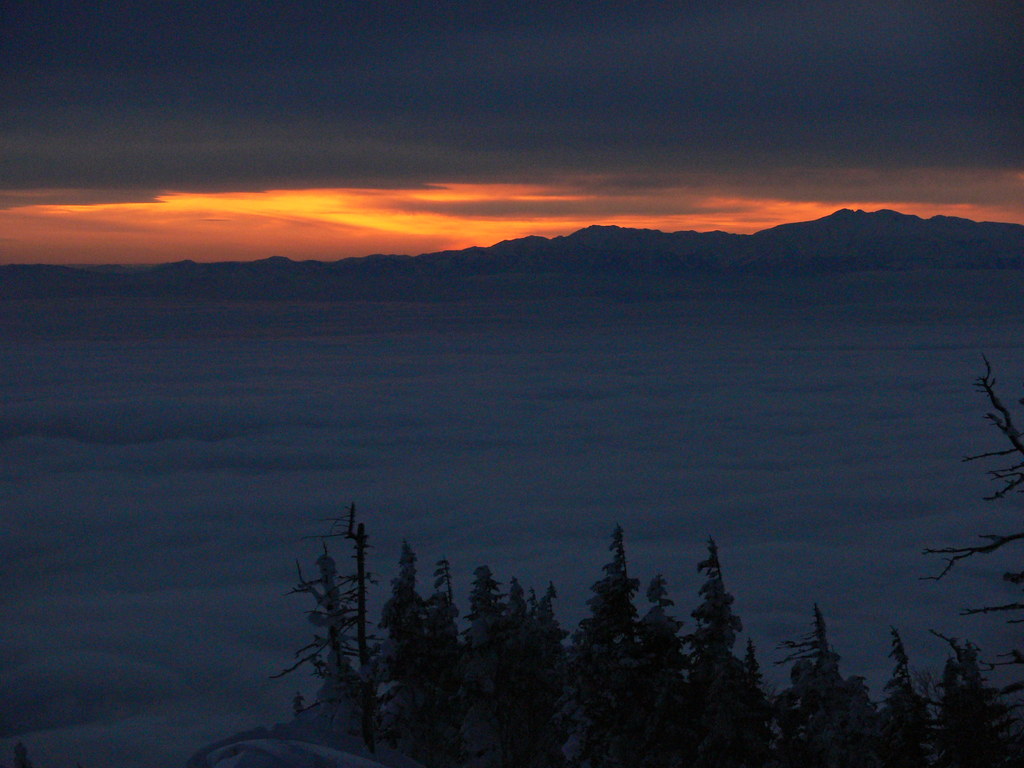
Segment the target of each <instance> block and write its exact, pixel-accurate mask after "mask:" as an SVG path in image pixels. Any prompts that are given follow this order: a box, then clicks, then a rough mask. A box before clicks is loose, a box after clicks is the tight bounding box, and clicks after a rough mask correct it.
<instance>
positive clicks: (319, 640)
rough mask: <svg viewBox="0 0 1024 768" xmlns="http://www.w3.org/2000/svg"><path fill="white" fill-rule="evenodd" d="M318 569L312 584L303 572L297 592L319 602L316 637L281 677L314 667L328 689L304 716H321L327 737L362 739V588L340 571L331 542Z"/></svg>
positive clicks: (313, 616)
mask: <svg viewBox="0 0 1024 768" xmlns="http://www.w3.org/2000/svg"><path fill="white" fill-rule="evenodd" d="M316 568H317V576H316V577H315V578H312V579H306V578H305V577H304V576H303V574H302V569H301V567H300V568H299V583H298V584H297V585H296V586H295V587H293V589H292V592H295V593H303V594H309V595H311V596H312V597H313V600H314V602H315V607H314V608H313V609H311V610H310V611H309V612H308V616H309V621H310V623H311V624H313V626H314V627H316V634H315V636H314V638H313V641H312V642H310V643H309V644H308V645H306V646H304V647H302V648H300V649H299V650H298V651H297V652H296V654H295V655H296V661H295V663H294V664H293V665H292V666H290V667H288V668H287V669H285V670H284V671H283V672H281V673H280V675H284V674H287V673H289V672H292V671H293V670H296V669H299V668H300V667H303V666H307V665H308V666H310V667H311V668H312V669H313V673H314V674H315V675H316V676H317V677H319V678H320V679H321V680H322V684H321V686H320V689H319V691H318V692H317V697H316V701H314V702H313V703H311V704H309V705H308V706H306V707H305V710H306V711H305V712H302V713H300V714H302V715H306V714H307V713H310V715H311V716H313V717H315V720H316V725H315V728H316V729H317V730H319V731H321V732H323V733H325V734H328V733H332V732H334V733H339V734H356V733H359V732H360V730H361V726H362V695H361V679H360V676H359V674H358V672H357V671H356V670H355V669H353V667H352V664H351V663H350V659H352V658H357V653H358V652H357V649H356V638H355V633H356V623H357V620H358V613H357V608H356V604H355V600H356V588H355V586H354V585H353V578H352V576H343V575H342V574H340V573H339V572H338V567H337V564H336V562H335V560H334V558H333V557H331V555H330V553H329V552H328V550H327V545H326V543H324V545H323V554H321V555H320V557H318V558H317V561H316ZM280 675H278V676H280ZM297 709H298V707H297ZM305 719H307V720H309V719H310V717H306V718H305Z"/></svg>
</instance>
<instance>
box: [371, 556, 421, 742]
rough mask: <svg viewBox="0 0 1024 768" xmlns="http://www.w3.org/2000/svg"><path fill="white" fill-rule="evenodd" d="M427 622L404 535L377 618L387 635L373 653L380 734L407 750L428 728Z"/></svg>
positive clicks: (413, 559) (412, 557) (412, 558)
mask: <svg viewBox="0 0 1024 768" xmlns="http://www.w3.org/2000/svg"><path fill="white" fill-rule="evenodd" d="M425 624H426V604H425V601H424V600H423V598H422V597H421V596H420V594H419V592H417V591H416V555H415V553H414V552H413V551H412V548H411V547H410V546H409V544H408V542H404V541H403V542H402V554H401V557H400V558H399V570H398V576H396V577H395V578H394V579H393V580H392V582H391V597H390V598H389V599H388V601H387V602H386V603H384V608H383V610H382V611H381V619H380V624H379V626H380V629H381V630H382V631H384V632H385V633H386V636H385V638H384V642H383V643H382V645H381V647H380V649H379V651H378V658H377V674H378V679H379V680H380V689H379V705H378V717H379V727H380V734H381V738H382V739H383V740H384V741H385V742H387V743H388V744H390V745H391V746H393V747H395V748H396V749H398V750H400V751H402V752H405V753H406V754H409V755H411V756H417V753H418V752H419V751H420V745H421V742H422V741H423V738H424V736H425V735H427V734H428V733H429V731H430V723H429V717H428V715H429V712H428V711H427V710H426V709H425V708H426V706H427V704H428V702H427V698H428V692H427V690H426V688H427V685H426V681H425V680H424V679H423V676H422V669H423V667H422V664H423V661H424V658H423V657H424V654H425V651H426V648H425V645H426V643H425V629H426V627H425Z"/></svg>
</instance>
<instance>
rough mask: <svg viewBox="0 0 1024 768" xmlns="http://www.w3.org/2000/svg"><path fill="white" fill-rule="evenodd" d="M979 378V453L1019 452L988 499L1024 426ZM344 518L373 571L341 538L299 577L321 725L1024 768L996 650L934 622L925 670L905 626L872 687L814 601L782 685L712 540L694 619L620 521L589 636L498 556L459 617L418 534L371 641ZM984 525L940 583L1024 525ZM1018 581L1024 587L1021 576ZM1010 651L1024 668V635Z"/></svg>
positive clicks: (502, 749)
mask: <svg viewBox="0 0 1024 768" xmlns="http://www.w3.org/2000/svg"><path fill="white" fill-rule="evenodd" d="M975 383H976V386H977V389H978V390H979V391H980V392H983V393H984V394H985V395H986V397H987V399H988V401H989V404H990V406H991V408H992V410H991V411H990V412H989V413H988V414H987V415H986V418H987V419H988V420H989V422H990V423H992V424H993V425H994V426H995V427H996V429H997V430H998V431H999V432H1000V433H1001V434H1002V436H1003V437H1004V438H1005V439H1006V441H1007V442H1008V446H1009V447H1004V448H1000V449H997V450H993V451H988V452H985V453H982V454H977V455H973V456H968V457H966V459H965V460H967V461H973V460H977V459H991V458H996V459H997V460H998V461H999V462H1002V464H1001V466H998V467H997V468H995V469H993V470H991V471H990V472H989V474H990V476H991V477H992V478H993V479H994V480H996V481H998V482H999V483H1000V488H999V490H997V492H996V493H994V494H993V495H992V496H991V497H990V498H992V499H997V498H1003V497H1004V496H1005V495H1006V494H1007V493H1009V492H1010V491H1020V490H1022V488H1024V461H1022V460H1024V442H1022V433H1021V431H1020V430H1019V429H1018V428H1017V426H1016V424H1015V423H1014V420H1013V415H1012V413H1011V410H1010V409H1009V408H1008V407H1007V406H1006V405H1005V403H1004V402H1003V401H1002V400H1000V398H999V397H998V395H997V394H996V389H995V379H994V377H993V375H992V370H991V367H990V366H989V364H988V361H987V360H986V361H985V373H984V374H983V375H982V376H980V377H979V378H978V379H977V380H976V382H975ZM1021 402H1022V403H1024V400H1021ZM1007 457H1009V459H1007ZM1007 461H1009V463H1006V462H1007ZM342 528H343V529H344V530H343V532H341V533H337V532H332V533H330V534H329V536H343V537H345V538H347V539H349V540H350V541H351V543H352V545H353V559H354V560H355V563H356V567H355V570H354V571H353V572H352V573H349V574H346V575H340V574H339V572H338V569H337V566H336V564H335V561H334V560H333V558H332V557H331V556H330V555H329V553H328V551H327V547H326V544H325V546H324V552H323V555H322V556H321V557H320V559H319V560H318V563H317V567H318V573H319V576H317V577H316V578H314V579H310V580H306V579H305V578H303V576H302V573H301V569H300V572H299V575H300V582H299V585H298V586H297V587H296V590H295V591H297V592H308V593H310V594H312V595H313V597H314V598H315V602H316V607H315V609H314V610H313V611H311V613H310V619H311V620H312V621H313V623H314V624H315V625H316V626H317V627H319V628H321V630H322V631H321V632H319V633H318V634H317V636H316V639H315V640H314V641H313V643H311V644H310V645H309V646H307V647H306V648H304V649H302V650H300V652H299V654H297V655H298V661H297V662H296V664H295V665H293V667H291V668H290V669H295V668H297V667H299V666H302V665H305V664H308V665H311V666H312V668H313V670H314V672H315V674H317V675H318V676H319V677H321V678H322V679H323V685H322V687H321V689H320V692H319V694H318V697H317V699H316V700H315V701H313V702H312V703H306V702H304V701H303V700H302V699H301V697H297V698H296V701H295V710H296V715H297V717H298V718H299V719H304V720H305V721H307V722H310V723H314V724H316V727H317V728H319V729H321V731H322V732H327V733H329V732H332V731H333V732H344V733H350V734H359V735H361V736H362V738H363V741H364V743H365V744H366V745H367V747H368V748H369V750H370V751H373V749H374V748H375V747H376V745H377V744H378V743H381V744H386V745H388V746H390V747H393V748H395V749H398V750H399V751H401V752H403V753H405V754H407V755H409V756H411V757H413V758H415V759H417V760H419V761H420V762H422V763H423V764H424V765H425V766H427V768H527V767H528V768H1018V767H1019V766H1024V737H1022V733H1024V722H1022V719H1021V717H1020V714H1019V710H1018V706H1017V702H1016V701H1014V700H1013V699H1012V698H1011V694H1014V693H1017V692H1019V691H1020V690H1021V689H1022V688H1024V686H1022V685H1010V686H1007V687H1006V688H1003V689H1000V688H997V687H996V686H994V685H993V684H991V683H990V682H989V681H988V680H987V679H986V673H987V672H990V671H991V670H992V669H993V668H994V666H996V665H997V664H998V663H1001V662H994V663H993V662H987V663H986V662H985V661H983V660H982V659H981V658H980V656H979V649H978V648H977V647H976V646H975V645H974V644H972V643H971V642H968V641H960V640H957V639H954V638H948V637H944V636H942V635H938V634H937V633H936V634H937V637H939V638H941V639H942V640H943V641H944V642H945V643H947V644H948V648H949V653H948V658H947V660H946V662H945V664H944V667H943V669H942V671H941V674H940V675H939V676H938V677H935V676H928V675H925V676H919V675H918V676H916V675H915V674H913V673H912V671H911V666H910V659H909V658H908V655H907V652H906V648H905V647H904V644H903V641H902V638H901V637H900V634H899V632H898V630H897V629H895V628H892V629H891V630H890V631H891V652H890V658H891V663H892V673H891V676H890V678H889V680H888V682H887V683H886V684H885V686H884V689H883V695H882V698H881V700H880V701H873V700H872V699H871V697H870V696H869V693H868V689H867V686H866V685H865V683H864V679H863V678H862V677H859V676H856V675H853V676H846V675H844V674H843V672H841V670H840V657H839V655H838V654H837V653H836V651H835V649H834V647H833V646H832V644H831V642H830V640H829V637H828V630H827V626H826V622H825V618H824V615H823V613H822V611H821V610H820V609H819V607H818V606H817V605H815V606H814V607H813V610H812V616H811V621H810V627H809V630H808V632H807V633H806V634H805V635H803V636H802V637H799V638H796V639H793V640H790V641H787V642H785V643H783V644H782V650H783V651H784V658H783V659H782V660H781V661H780V662H778V663H780V664H785V665H788V668H789V682H788V685H787V686H785V687H784V688H782V689H781V690H778V691H771V690H769V689H768V688H767V687H766V686H765V684H764V680H763V677H762V673H761V668H760V664H759V661H758V654H757V649H756V648H755V647H754V644H753V642H752V641H751V640H747V642H746V643H745V644H744V646H743V647H742V648H737V640H738V638H737V635H738V634H739V633H740V632H741V631H742V626H743V625H742V621H741V620H740V617H739V616H738V615H737V614H736V613H735V612H734V610H733V603H734V598H733V596H732V594H731V593H730V592H729V591H728V590H727V589H726V586H725V581H724V578H723V575H722V565H721V561H720V559H719V552H718V548H717V546H716V544H715V542H714V540H711V539H709V540H708V545H707V548H708V554H707V557H706V558H705V559H704V560H702V561H701V562H700V563H698V565H697V568H698V570H699V571H700V573H702V574H703V577H704V582H703V585H702V586H701V587H700V590H699V599H700V602H699V604H698V605H697V606H696V607H695V608H694V609H693V610H692V611H691V612H690V618H691V619H692V628H691V629H690V630H689V631H684V627H685V626H686V625H685V624H684V622H683V621H682V620H680V619H679V618H678V617H677V615H676V614H675V612H674V604H673V601H672V600H671V599H670V598H669V597H668V585H667V583H666V580H665V579H664V577H663V576H662V575H660V574H659V575H656V576H655V577H654V578H653V579H652V580H651V582H650V583H649V584H648V585H647V587H646V590H645V593H644V596H645V600H644V601H641V600H639V599H638V596H639V594H640V588H641V585H640V582H639V580H638V579H636V578H634V577H632V576H630V574H629V570H628V563H627V557H626V547H625V537H624V532H623V530H622V528H621V527H618V526H616V528H615V530H614V531H613V533H612V537H611V544H610V547H609V549H610V552H611V558H610V560H609V562H608V563H607V564H606V565H605V566H604V568H603V576H602V577H601V578H600V579H598V580H597V581H596V582H595V583H594V584H593V586H592V587H591V592H592V595H591V597H590V599H589V601H588V603H587V606H588V609H589V614H588V615H587V616H586V617H585V618H584V619H583V620H582V621H581V622H580V624H579V626H578V627H577V628H576V629H575V630H574V631H572V632H569V631H567V630H565V629H563V628H562V627H561V625H560V624H559V622H558V620H557V618H556V616H555V611H554V601H555V599H556V596H557V594H556V591H555V587H554V586H553V585H551V584H549V585H548V587H547V589H545V590H544V591H543V592H542V593H537V592H535V591H534V590H533V589H528V590H527V589H524V588H523V586H522V585H521V584H520V583H519V582H518V581H517V580H516V579H515V578H511V579H509V580H508V582H507V584H506V585H502V584H500V583H499V582H498V581H497V580H496V578H495V576H494V574H493V573H492V572H491V570H490V568H488V567H487V566H480V567H479V568H477V569H476V571H475V572H474V580H473V583H472V589H471V592H470V596H469V606H468V608H469V610H468V612H467V613H466V614H465V619H464V622H463V626H462V628H461V629H460V626H459V622H458V619H459V616H460V611H459V609H458V608H457V606H456V603H455V599H454V596H453V589H452V578H451V565H450V563H449V562H448V561H447V560H441V561H440V562H438V563H437V565H436V568H435V570H434V572H433V577H434V578H433V582H432V589H431V590H429V592H427V593H426V594H424V593H421V591H420V585H419V582H418V574H417V565H416V564H417V560H416V555H415V553H414V552H413V550H412V548H411V547H410V546H409V545H408V543H404V544H403V548H402V553H401V557H400V560H399V571H398V575H397V576H396V578H395V579H394V580H393V582H392V584H391V594H390V597H389V599H388V600H387V602H386V603H385V604H384V607H383V611H382V615H381V618H380V621H379V623H378V630H379V632H380V633H381V637H380V638H379V639H378V640H377V641H376V642H375V644H374V645H373V647H372V648H371V647H370V644H369V643H370V641H369V639H368V638H369V633H368V629H367V626H368V620H367V616H366V601H365V596H366V589H367V584H368V583H369V580H370V577H369V575H368V572H367V570H366V564H365V557H366V533H365V529H364V528H363V526H362V525H357V524H356V522H355V506H354V505H353V506H352V507H351V508H350V510H349V514H348V517H347V521H344V524H343V525H342ZM982 538H983V540H984V542H985V543H983V544H981V545H976V546H970V545H969V546H961V547H946V548H942V549H935V550H925V551H926V552H930V553H941V554H945V555H947V558H946V560H947V562H946V567H945V568H944V569H942V571H941V572H940V573H939V574H938V576H937V578H942V577H943V576H945V575H946V574H947V573H948V572H949V570H950V569H951V568H952V567H953V566H954V565H955V564H956V563H957V562H959V561H960V560H962V559H964V558H966V557H971V556H974V555H978V554H985V553H987V552H991V551H995V550H997V549H1000V548H1002V547H1003V546H1006V545H1008V544H1010V543H1012V542H1015V541H1018V540H1024V532H1022V533H1011V534H1007V535H987V536H984V537H982ZM1004 579H1005V580H1007V581H1009V582H1011V583H1014V584H1018V585H1020V584H1022V583H1024V575H1022V574H1021V573H1018V572H1011V573H1007V574H1005V575H1004ZM1021 610H1024V604H1021V603H1018V602H1014V603H1010V604H1005V605H996V606H981V607H973V608H968V609H965V611H964V613H979V612H984V613H987V612H992V611H996V612H1009V613H1010V616H1011V619H1010V620H1011V621H1013V622H1016V621H1019V619H1018V618H1017V614H1018V613H1019V611H1021ZM1004 658H1005V662H1006V663H1024V656H1022V653H1021V651H1020V650H1019V649H1015V650H1011V651H1010V652H1009V653H1007V654H1005V655H1004ZM286 671H290V670H286Z"/></svg>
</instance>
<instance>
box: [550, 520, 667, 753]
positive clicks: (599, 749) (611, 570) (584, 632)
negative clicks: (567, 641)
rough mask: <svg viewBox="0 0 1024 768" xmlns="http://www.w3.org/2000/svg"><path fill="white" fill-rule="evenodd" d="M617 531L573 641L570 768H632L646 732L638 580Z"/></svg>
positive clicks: (569, 710) (568, 747)
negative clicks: (587, 612) (632, 574)
mask: <svg viewBox="0 0 1024 768" xmlns="http://www.w3.org/2000/svg"><path fill="white" fill-rule="evenodd" d="M623 539H624V537H623V532H622V528H621V526H616V527H615V530H614V531H613V533H612V542H611V546H610V547H609V549H610V550H611V552H612V560H611V562H609V563H608V564H607V565H605V566H604V574H605V575H604V578H602V579H601V580H599V581H598V582H596V583H595V584H594V585H593V586H592V587H591V591H592V592H593V593H594V594H593V597H591V598H590V600H589V601H588V602H587V605H588V607H589V608H590V616H588V617H587V618H585V619H583V621H581V622H580V626H579V629H578V631H577V632H576V633H575V635H574V636H573V647H572V651H571V653H572V673H571V674H572V680H573V692H572V696H571V700H570V703H569V707H568V710H567V714H568V716H569V719H570V723H571V726H570V727H571V729H572V730H571V735H570V738H569V741H568V742H567V743H566V747H565V753H566V757H567V758H568V759H569V761H570V763H571V764H572V765H574V766H586V767H588V768H635V767H636V766H640V765H642V762H641V759H642V756H641V755H640V754H639V751H638V749H637V744H638V743H640V739H641V738H642V736H643V733H644V732H645V730H646V727H647V726H646V722H645V718H646V713H645V712H644V708H643V700H644V696H643V692H644V691H645V689H646V687H647V680H646V679H645V676H644V675H643V674H642V673H641V672H640V669H641V667H642V661H643V659H642V657H643V650H642V647H641V643H640V637H639V635H640V629H639V624H640V622H639V619H638V615H637V609H636V606H635V605H634V603H633V596H634V595H635V594H636V592H637V590H638V589H639V586H640V584H639V581H637V580H636V579H634V578H631V577H630V576H629V572H628V569H627V567H626V549H625V544H624V541H623Z"/></svg>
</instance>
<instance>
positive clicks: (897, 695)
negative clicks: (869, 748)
mask: <svg viewBox="0 0 1024 768" xmlns="http://www.w3.org/2000/svg"><path fill="white" fill-rule="evenodd" d="M891 631H892V651H891V652H890V653H889V656H890V658H892V660H893V661H894V662H895V665H896V666H895V667H894V668H893V671H892V677H891V678H890V679H889V682H888V683H886V684H885V699H884V701H883V702H882V707H881V711H880V713H879V720H880V723H881V727H880V729H879V734H880V739H879V745H878V749H879V756H880V757H881V759H882V766H883V768H927V766H929V765H930V764H931V761H930V753H931V749H930V744H931V737H932V722H931V716H930V715H929V713H928V702H927V701H926V700H925V698H924V696H922V695H921V694H920V693H919V692H918V691H917V690H916V688H915V687H914V681H913V678H912V676H911V672H910V659H909V658H908V656H907V651H906V648H905V647H904V646H903V639H902V638H901V637H900V633H899V632H898V631H897V630H896V629H895V628H892V630H891Z"/></svg>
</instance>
